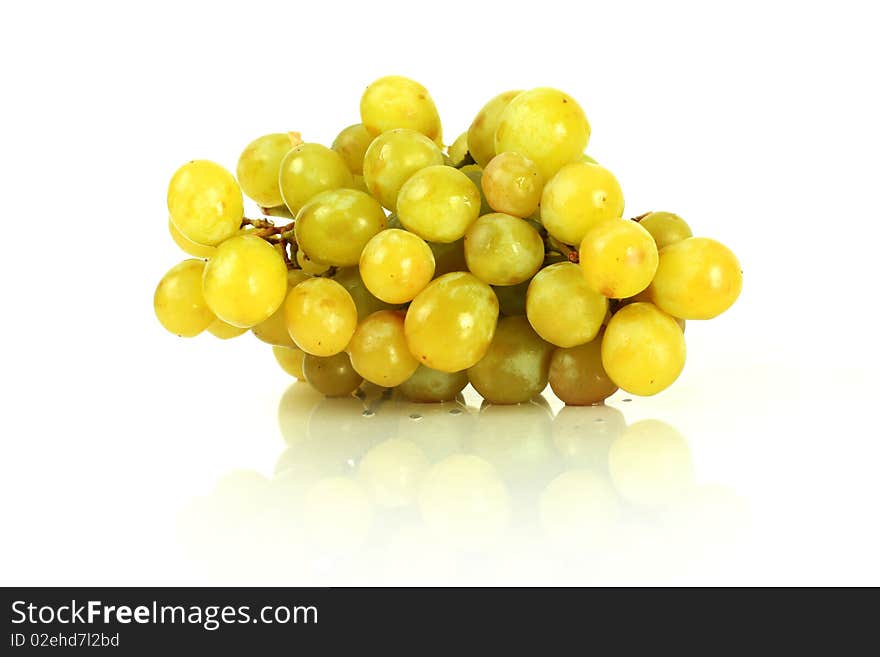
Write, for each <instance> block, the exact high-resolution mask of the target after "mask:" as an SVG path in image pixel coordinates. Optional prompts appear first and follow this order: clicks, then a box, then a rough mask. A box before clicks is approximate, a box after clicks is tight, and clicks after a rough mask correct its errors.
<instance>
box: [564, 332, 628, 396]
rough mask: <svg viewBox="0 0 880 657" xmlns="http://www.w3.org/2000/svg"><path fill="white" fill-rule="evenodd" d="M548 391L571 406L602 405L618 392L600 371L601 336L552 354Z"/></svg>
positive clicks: (603, 371) (601, 369)
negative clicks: (551, 391)
mask: <svg viewBox="0 0 880 657" xmlns="http://www.w3.org/2000/svg"><path fill="white" fill-rule="evenodd" d="M550 387H551V388H553V393H554V394H555V395H556V396H557V397H559V399H561V400H562V401H564V402H565V403H566V404H568V405H570V406H587V405H591V404H601V403H602V402H603V401H605V400H606V399H607V398H608V397H610V396H611V395H613V394H614V393H615V392H616V391H617V386H616V385H615V384H614V382H613V381H612V380H611V379H610V378H608V374H606V373H605V368H604V367H602V334H601V333H600V334H599V335H598V336H596V338H595V339H594V340H592V341H590V342H587V343H586V344H581V345H578V346H576V347H569V348H567V349H557V350H556V351H554V352H553V357H552V358H551V359H550Z"/></svg>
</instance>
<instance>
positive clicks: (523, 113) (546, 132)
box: [495, 87, 590, 180]
mask: <svg viewBox="0 0 880 657" xmlns="http://www.w3.org/2000/svg"><path fill="white" fill-rule="evenodd" d="M589 139H590V123H589V121H587V117H586V115H585V114H584V111H583V110H582V109H581V106H580V105H578V104H577V102H576V101H575V99H574V98H572V97H571V96H569V95H568V94H565V93H563V92H561V91H559V90H557V89H549V88H546V87H542V88H538V89H532V90H530V91H525V92H523V93H521V94H519V95H518V96H517V97H516V98H514V99H513V100H511V101H510V103H509V104H508V105H507V107H505V108H504V111H503V112H502V113H501V116H500V118H499V119H498V128H497V129H496V130H495V152H496V153H504V152H505V151H513V152H516V153H520V154H522V155H525V156H526V157H527V158H529V159H530V160H532V161H533V162H534V163H535V164H536V165H537V166H538V170H539V171H540V172H541V174H542V175H543V176H544V179H545V180H549V179H550V178H551V177H552V176H553V174H555V173H556V172H557V171H559V169H560V168H561V167H563V166H564V165H566V164H568V163H569V162H574V161H575V160H577V159H578V158H579V157H580V156H581V155H582V154H583V152H584V148H586V146H587V142H588V141H589Z"/></svg>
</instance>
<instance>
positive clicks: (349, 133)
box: [333, 123, 373, 176]
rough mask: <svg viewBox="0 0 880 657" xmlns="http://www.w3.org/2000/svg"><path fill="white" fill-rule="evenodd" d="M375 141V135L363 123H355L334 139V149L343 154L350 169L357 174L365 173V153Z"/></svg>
mask: <svg viewBox="0 0 880 657" xmlns="http://www.w3.org/2000/svg"><path fill="white" fill-rule="evenodd" d="M372 141H373V135H372V134H370V131H369V130H367V129H366V128H365V127H364V124H363V123H355V124H354V125H350V126H348V127H347V128H345V129H344V130H343V131H342V132H340V133H339V134H338V135H337V136H336V139H334V140H333V150H334V151H336V152H337V153H339V154H340V155H341V156H342V159H343V160H345V164H346V166H347V167H348V170H349V171H351V172H352V173H353V174H355V175H356V176H362V175H363V174H364V154H365V153H366V152H367V148H369V146H370V142H372Z"/></svg>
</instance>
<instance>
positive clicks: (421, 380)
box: [397, 365, 468, 402]
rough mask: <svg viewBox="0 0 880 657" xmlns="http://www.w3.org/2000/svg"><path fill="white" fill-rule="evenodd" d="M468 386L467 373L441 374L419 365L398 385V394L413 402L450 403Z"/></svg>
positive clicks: (438, 371)
mask: <svg viewBox="0 0 880 657" xmlns="http://www.w3.org/2000/svg"><path fill="white" fill-rule="evenodd" d="M467 384H468V377H467V372H466V371H465V372H441V371H440V370H434V369H431V368H430V367H426V366H425V365H419V367H418V369H416V371H415V372H413V374H412V376H411V377H409V378H408V379H407V380H406V381H404V382H403V383H401V384H399V385H398V386H397V389H398V390H399V391H400V393H401V394H402V395H403V396H404V397H406V398H407V399H409V400H410V401H414V402H444V401H452V400H453V399H455V397H456V395H458V393H460V392H461V391H462V390H464V387H465V386H466V385H467Z"/></svg>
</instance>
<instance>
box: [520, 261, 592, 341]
mask: <svg viewBox="0 0 880 657" xmlns="http://www.w3.org/2000/svg"><path fill="white" fill-rule="evenodd" d="M607 311H608V299H606V298H605V297H603V296H602V295H601V294H599V293H598V292H596V291H594V290H593V289H591V288H590V286H589V285H587V282H586V281H585V280H584V275H583V274H582V273H581V270H580V267H578V266H577V265H576V264H574V263H573V262H559V263H556V264H555V265H550V266H549V267H545V268H544V269H542V270H541V271H539V272H538V273H537V274H535V277H534V278H533V279H532V282H531V283H530V284H529V289H528V292H527V294H526V315H527V316H528V318H529V322H530V323H531V325H532V327H533V328H534V329H535V331H537V333H538V335H540V336H541V337H542V338H544V339H545V340H546V341H547V342H550V343H552V344H555V345H556V346H557V347H575V346H577V345H579V344H584V343H586V342H589V341H590V340H592V339H593V338H595V337H596V335H597V334H598V333H599V329H600V328H602V321H603V320H604V319H605V314H606V313H607Z"/></svg>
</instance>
